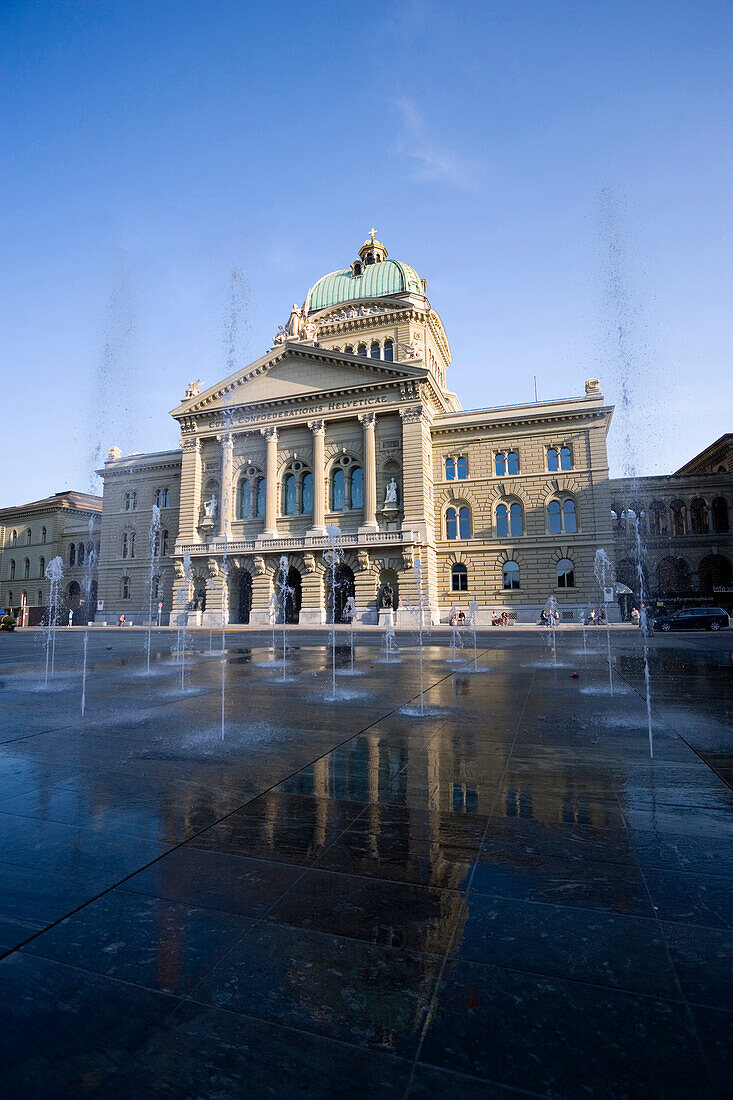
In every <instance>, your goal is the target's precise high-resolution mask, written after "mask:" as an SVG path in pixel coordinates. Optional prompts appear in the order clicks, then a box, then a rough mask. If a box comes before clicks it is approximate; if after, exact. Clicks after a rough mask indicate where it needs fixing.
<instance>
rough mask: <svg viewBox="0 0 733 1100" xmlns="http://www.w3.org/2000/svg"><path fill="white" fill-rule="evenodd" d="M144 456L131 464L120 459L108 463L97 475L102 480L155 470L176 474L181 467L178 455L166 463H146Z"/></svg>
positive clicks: (124, 459)
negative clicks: (170, 471)
mask: <svg viewBox="0 0 733 1100" xmlns="http://www.w3.org/2000/svg"><path fill="white" fill-rule="evenodd" d="M146 457H147V456H146V455H141V456H140V459H139V460H138V461H135V462H131V461H130V459H129V458H121V459H118V460H117V461H115V462H108V463H107V464H106V465H105V466H103V467H102V469H101V470H97V473H98V474H99V476H100V477H102V478H107V477H119V476H121V475H122V474H142V473H144V472H145V471H155V470H174V471H176V472H178V471H179V470H180V466H181V455H180V454H178V455H177V456H176V457H175V458H170V459H169V460H168V461H167V462H165V461H162V460H161V461H159V462H146V461H145V458H146Z"/></svg>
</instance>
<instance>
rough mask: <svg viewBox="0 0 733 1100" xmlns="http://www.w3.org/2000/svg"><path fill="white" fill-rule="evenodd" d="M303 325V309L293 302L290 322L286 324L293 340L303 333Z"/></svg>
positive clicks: (287, 331) (286, 329)
mask: <svg viewBox="0 0 733 1100" xmlns="http://www.w3.org/2000/svg"><path fill="white" fill-rule="evenodd" d="M302 327H303V311H302V310H301V309H299V308H298V306H297V305H296V304H295V302H293V308H292V309H291V311H290V316H289V317H288V323H287V325H286V326H285V331H286V333H287V334H288V336H289V337H290V338H291V339H292V340H297V339H298V337H299V336H300V334H301V329H302Z"/></svg>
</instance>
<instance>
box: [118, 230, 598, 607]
mask: <svg viewBox="0 0 733 1100" xmlns="http://www.w3.org/2000/svg"><path fill="white" fill-rule="evenodd" d="M450 371H451V351H450V344H449V342H448V337H447V335H446V332H445V329H444V327H443V323H442V321H441V319H440V316H439V314H438V313H437V311H436V310H435V309H434V308H433V306H432V304H431V302H430V300H429V298H428V288H427V284H426V281H425V280H424V279H422V278H421V277H420V276H419V275H418V273H417V272H416V271H415V270H414V268H413V267H411V266H410V265H409V264H407V263H403V262H401V261H399V260H394V259H392V258H391V257H389V256H388V253H387V249H386V248H385V247H384V245H383V244H382V243H381V242H380V241H379V240H377V239H376V238H375V235H374V233H372V234H371V236H370V237H369V239H368V240H367V241H366V242H365V243H364V244H363V245H362V247H361V248H360V250H359V252H358V254H357V255H356V256H355V257H354V258H353V261H352V262H351V264H350V265H349V266H348V267H346V268H344V269H343V270H341V271H334V272H332V273H331V274H329V275H325V276H324V277H323V278H321V279H319V280H318V281H317V282H316V283H315V285H314V286H313V287H312V288H311V290H310V291H309V292H308V294H307V296H306V298H305V301H304V303H303V305H302V307H298V306H293V308H292V310H291V313H290V317H289V320H288V322H287V325H285V326H281V327H280V329H279V331H278V333H277V335H276V336H275V339H274V342H273V346H272V348H271V350H270V351H269V352H268V353H267V354H266V355H265V356H263V357H262V358H261V359H258V360H256V361H255V362H254V363H250V364H249V365H248V366H246V367H245V368H243V369H241V370H238V371H237V372H236V373H235V374H233V375H232V376H231V377H229V378H225V379H223V380H222V381H221V382H217V383H216V384H215V385H212V386H210V387H208V388H206V389H203V390H201V391H199V386H198V384H196V383H193V384H191V385H190V386H189V388H188V390H187V393H186V396H185V398H184V399H183V400H182V402H181V404H180V405H178V407H177V408H175V409H174V410H173V412H172V416H173V417H174V418H175V419H176V420H177V421H178V423H179V425H180V431H181V440H180V448H178V449H176V450H175V451H164V452H161V453H158V454H148V455H128V456H122V455H121V454H120V453H119V452H118V451H117V450H115V449H111V450H110V454H109V457H108V460H107V462H106V463H105V465H104V469H103V470H102V471H100V472H101V474H102V477H103V479H104V498H103V499H104V503H103V509H102V526H101V558H100V564H99V597H100V599H101V600H103V603H104V618H105V619H107V620H108V621H114V619H115V617H117V616H118V615H119V614H121V613H125V614H126V617H132V618H133V620H134V619H135V618H137V619H138V621H140V617H141V615H142V616H143V617H144V618H147V614H148V596H149V575H150V557H149V553H148V530H149V527H150V522H151V516H152V509H153V505H156V504H157V505H158V507H160V514H161V525H160V526H161V530H160V537H159V540H158V542H159V546H158V550H159V555H158V558H157V561H156V566H155V576H154V579H153V586H154V593H153V600H154V604H155V607H156V608H157V604H158V603H162V604H163V609H162V613H163V617H164V620H165V621H167V620H168V617H169V616H170V615H171V613H172V612H175V611H176V609H177V608H179V607H180V606H182V605H183V604H184V603H185V605H186V606H188V607H189V608H193V609H196V610H197V611H199V612H200V621H201V622H203V623H209V622H213V623H220V622H221V621H222V614H223V615H224V617H225V618H226V620H227V621H228V622H230V623H255V624H257V623H262V624H264V623H267V622H269V621H270V618H271V614H272V610H271V609H272V596H273V592H274V589H275V583H276V574H277V571H278V569H279V568H280V562H281V558H282V557H283V556H286V557H287V567H288V571H289V573H288V588H289V589H291V590H292V595H290V596H289V597H288V599H287V602H286V617H287V618H288V619H289V620H290V621H293V622H300V623H305V624H312V623H323V622H326V621H330V618H331V614H332V609H331V606H330V602H331V592H332V590H333V585H332V580H333V579H334V578H332V576H331V572H330V571H331V568H332V562H331V557H332V556H331V553H330V551H329V537H328V532H327V529H328V528H331V527H338V528H339V529H340V532H341V540H340V543H341V547H342V554H341V557H340V561H339V562H338V564H337V565H336V570H337V577H336V580H337V584H336V586H335V587H336V600H335V603H336V606H335V608H334V611H335V614H336V618H337V620H338V619H339V618H341V617H342V615H343V607H344V604H345V601H346V599H347V598H348V596H352V597H353V600H354V603H355V605H356V613H357V618H358V621H360V622H364V623H376V622H377V618H378V609H379V607H380V605H381V604H382V603H384V602H385V601H384V599H383V594H384V592H385V590H389V589H391V593H390V595H391V597H392V602H393V603H394V606H395V609H396V616H397V622H398V624H399V623H400V622H401V621H404V622H405V623H407V622H408V621H411V619H412V618H413V616H412V613H411V612H410V610H409V609H410V608H411V607H415V605H416V603H417V601H418V598H419V594H418V591H417V585H416V571H415V569H414V564H415V562H416V561H417V560H419V561H420V564H421V572H422V577H423V585H424V589H425V591H424V592H423V597H424V599H426V602H427V606H428V607H429V609H430V616H431V618H432V619H433V621H439V620H443V621H445V619H446V618H447V617H448V615H449V613H450V608H451V607H452V606H453V605H455V606H456V607H462V608H463V609H464V610H466V609H467V608H468V604H469V602H470V601H471V600H476V602H477V603H478V606H479V609H480V610H479V621H483V622H488V621H490V620H491V616H492V612H493V611H495V610H498V611H506V612H507V613H508V614H509V616H510V618H511V619H512V620H516V621H535V620H536V619H537V617H538V615H539V613H540V610H541V608H542V607H543V606H544V605H545V603H546V601H547V599H548V597H549V596H550V595H554V596H556V597H557V600H558V603H559V605H560V611H561V615H563V617H564V618H566V619H572V618H575V617H577V614H578V612H579V609H580V608H581V607H583V606H587V605H588V604H589V603H598V602H599V600H600V592H599V589H598V585H597V582H596V578H595V576H594V573H593V563H594V556H595V552H596V549H597V548H598V547H606V548H609V552H610V547H611V543H612V538H613V535H612V527H611V499H610V495H609V480H608V461H607V457H606V434H607V432H608V427H609V424H610V421H611V413H612V410H611V409H610V408H609V407H608V406H607V405H606V404H605V403H604V401H603V396H602V394H601V392H600V387H599V384H598V382H597V381H596V380H595V379H590V380H589V381H588V382H587V383H586V386H585V393H584V394H582V395H580V396H578V397H571V398H568V399H565V400H560V401H546V402H536V403H533V404H526V405H512V406H507V407H503V408H491V409H477V410H470V411H466V410H464V409H463V408H462V407H461V403H460V401H459V399H458V397H457V396H456V394H455V393H453V391H452V390H451V388H450ZM184 555H185V561H186V567H185V568H184ZM189 559H190V567H189V566H188V561H189Z"/></svg>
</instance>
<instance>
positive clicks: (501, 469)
mask: <svg viewBox="0 0 733 1100" xmlns="http://www.w3.org/2000/svg"><path fill="white" fill-rule="evenodd" d="M494 473H495V474H496V476H497V477H504V475H505V473H506V457H505V455H504V454H502V452H501V451H499V453H498V454H496V455H494Z"/></svg>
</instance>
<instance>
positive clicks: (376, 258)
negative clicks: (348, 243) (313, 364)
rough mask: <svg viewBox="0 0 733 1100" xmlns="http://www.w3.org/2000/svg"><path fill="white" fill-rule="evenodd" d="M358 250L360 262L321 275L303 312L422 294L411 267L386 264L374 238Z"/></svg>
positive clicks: (393, 262) (422, 286)
mask: <svg viewBox="0 0 733 1100" xmlns="http://www.w3.org/2000/svg"><path fill="white" fill-rule="evenodd" d="M374 234H375V230H372V232H371V238H370V239H369V240H367V241H365V242H364V244H363V245H362V247H361V248H360V249H359V257H360V258H359V259H358V260H354V262H353V263H352V265H351V267H350V268H347V269H346V270H345V271H332V272H331V273H330V275H324V276H323V278H322V279H319V280H318V282H317V283H316V285H315V286H314V287H312V288H311V290H310V291H309V293H308V297H307V298H306V300H305V309H306V311H307V312H308V313H314V312H316V311H317V310H319V309H326V308H327V307H328V306H335V305H337V304H338V303H340V302H353V301H357V300H358V299H359V298H382V297H385V296H386V295H391V294H419V295H421V296H423V295H424V294H425V283H424V281H423V280H422V279H421V278H420V276H419V275H418V273H417V272H416V271H415V268H414V267H410V265H409V264H404V263H402V262H401V261H400V260H388V259H387V249H386V248H385V247H384V245H383V244H382V242H381V241H378V240H377V239H376V238H375V235H374Z"/></svg>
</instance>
